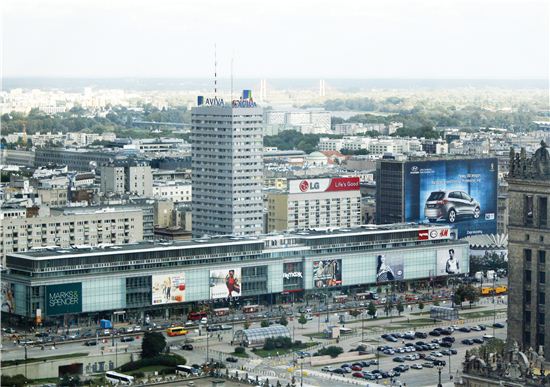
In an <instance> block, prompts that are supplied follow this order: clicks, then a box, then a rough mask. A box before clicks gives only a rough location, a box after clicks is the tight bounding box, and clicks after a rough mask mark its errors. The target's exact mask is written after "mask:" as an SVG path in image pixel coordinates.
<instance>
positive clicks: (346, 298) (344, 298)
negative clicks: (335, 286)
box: [333, 294, 348, 304]
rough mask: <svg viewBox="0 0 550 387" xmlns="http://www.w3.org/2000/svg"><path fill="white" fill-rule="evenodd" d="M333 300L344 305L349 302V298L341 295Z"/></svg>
mask: <svg viewBox="0 0 550 387" xmlns="http://www.w3.org/2000/svg"><path fill="white" fill-rule="evenodd" d="M333 300H334V302H337V303H340V304H343V303H344V302H346V301H347V300H348V296H346V295H345V294H340V295H338V296H334V297H333Z"/></svg>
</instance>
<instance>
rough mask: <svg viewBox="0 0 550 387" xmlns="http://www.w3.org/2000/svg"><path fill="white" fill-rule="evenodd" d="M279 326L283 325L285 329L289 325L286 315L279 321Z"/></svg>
mask: <svg viewBox="0 0 550 387" xmlns="http://www.w3.org/2000/svg"><path fill="white" fill-rule="evenodd" d="M279 324H281V325H282V326H285V327H286V326H287V325H288V319H287V318H286V316H285V315H284V314H283V315H282V316H281V318H280V319H279Z"/></svg>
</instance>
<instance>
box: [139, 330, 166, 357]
mask: <svg viewBox="0 0 550 387" xmlns="http://www.w3.org/2000/svg"><path fill="white" fill-rule="evenodd" d="M164 348H166V338H165V337H164V335H163V334H162V333H160V332H145V334H144V335H143V341H142V342H141V357H143V358H151V357H155V356H158V355H159V354H160V353H161V352H162V351H164Z"/></svg>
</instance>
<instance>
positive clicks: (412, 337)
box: [403, 333, 414, 340]
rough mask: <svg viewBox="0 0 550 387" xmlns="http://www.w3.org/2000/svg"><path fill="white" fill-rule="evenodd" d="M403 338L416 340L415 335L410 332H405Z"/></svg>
mask: <svg viewBox="0 0 550 387" xmlns="http://www.w3.org/2000/svg"><path fill="white" fill-rule="evenodd" d="M403 338H404V339H405V340H414V336H413V335H411V334H410V333H405V334H404V335H403Z"/></svg>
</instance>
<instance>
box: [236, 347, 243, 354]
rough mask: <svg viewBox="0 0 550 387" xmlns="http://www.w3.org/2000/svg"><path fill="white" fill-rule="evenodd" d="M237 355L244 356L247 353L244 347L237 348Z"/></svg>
mask: <svg viewBox="0 0 550 387" xmlns="http://www.w3.org/2000/svg"><path fill="white" fill-rule="evenodd" d="M235 353H238V354H241V355H242V354H243V353H245V349H244V347H237V348H235Z"/></svg>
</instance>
